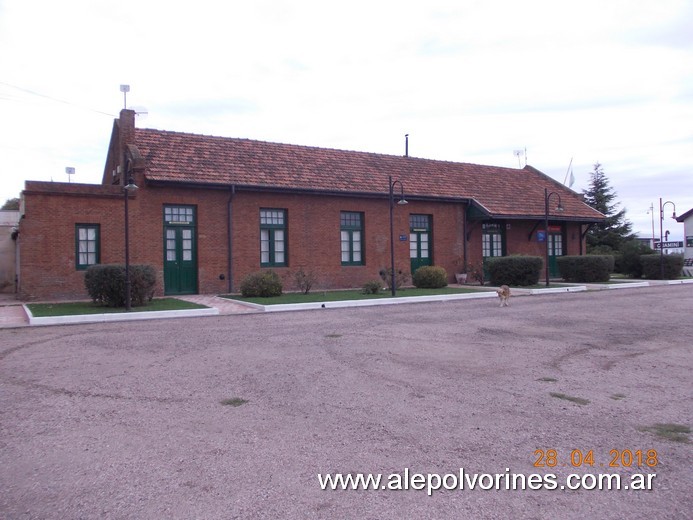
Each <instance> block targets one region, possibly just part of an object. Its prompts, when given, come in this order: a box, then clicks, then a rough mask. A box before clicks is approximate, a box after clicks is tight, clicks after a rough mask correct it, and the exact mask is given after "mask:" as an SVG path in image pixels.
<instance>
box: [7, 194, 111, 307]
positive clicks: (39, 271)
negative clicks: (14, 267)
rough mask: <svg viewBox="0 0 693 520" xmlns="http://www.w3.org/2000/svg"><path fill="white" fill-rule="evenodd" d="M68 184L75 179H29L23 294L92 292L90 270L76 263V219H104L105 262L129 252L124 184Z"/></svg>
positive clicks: (23, 229)
mask: <svg viewBox="0 0 693 520" xmlns="http://www.w3.org/2000/svg"><path fill="white" fill-rule="evenodd" d="M45 185H51V186H45ZM65 186H70V185H67V184H66V185H62V183H27V190H25V192H24V193H23V207H24V215H23V218H22V220H21V221H20V225H19V231H20V233H19V238H18V247H19V249H20V281H19V293H20V296H21V297H22V298H25V299H53V298H65V297H68V298H75V297H81V298H88V296H87V293H86V290H85V289H84V271H78V270H77V269H76V265H75V225H76V224H100V226H101V261H102V263H111V262H117V261H122V259H123V257H124V240H123V217H124V212H123V198H122V196H120V195H119V192H118V190H117V189H115V190H110V189H104V187H102V186H92V187H89V189H82V187H83V186H85V185H81V186H79V185H72V186H79V187H78V188H76V189H74V190H73V191H70V188H64V187H65ZM50 188H55V189H57V190H60V191H57V192H52V191H50ZM105 188H110V187H105Z"/></svg>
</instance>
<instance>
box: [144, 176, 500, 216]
mask: <svg viewBox="0 0 693 520" xmlns="http://www.w3.org/2000/svg"><path fill="white" fill-rule="evenodd" d="M147 185H148V186H152V187H156V186H159V187H181V186H186V187H191V188H200V189H210V190H224V191H227V190H228V189H229V186H233V187H234V193H237V192H239V191H253V192H272V193H285V194H289V195H321V196H325V195H327V196H332V197H358V198H368V199H381V198H388V197H389V194H388V193H387V192H386V191H385V192H383V193H378V192H369V191H335V190H317V189H308V188H281V187H278V186H250V185H246V186H243V185H238V184H220V183H197V182H195V183H193V182H178V181H162V180H150V179H148V180H147ZM407 200H418V201H429V202H454V203H458V204H459V203H465V204H472V203H473V204H476V205H477V206H479V207H482V208H483V206H481V205H480V204H479V203H478V202H476V201H475V200H474V199H471V198H469V197H436V196H433V195H415V194H409V193H408V194H407ZM486 211H487V210H486Z"/></svg>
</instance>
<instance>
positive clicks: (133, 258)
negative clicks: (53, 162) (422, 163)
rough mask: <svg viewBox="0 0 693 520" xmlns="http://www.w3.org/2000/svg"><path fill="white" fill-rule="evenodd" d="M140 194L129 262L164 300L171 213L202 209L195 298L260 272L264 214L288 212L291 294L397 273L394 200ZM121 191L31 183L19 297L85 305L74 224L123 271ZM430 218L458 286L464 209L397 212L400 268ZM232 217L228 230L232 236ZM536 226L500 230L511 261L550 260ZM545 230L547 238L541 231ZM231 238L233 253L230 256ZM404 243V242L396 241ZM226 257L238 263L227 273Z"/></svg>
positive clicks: (438, 252)
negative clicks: (412, 235) (346, 221)
mask: <svg viewBox="0 0 693 520" xmlns="http://www.w3.org/2000/svg"><path fill="white" fill-rule="evenodd" d="M135 181H136V183H137V184H138V186H140V189H139V190H137V192H136V193H135V194H134V195H133V196H131V197H130V199H129V230H130V233H129V234H130V262H131V263H132V264H151V265H153V266H154V267H155V268H156V269H157V272H158V284H157V292H156V295H158V296H160V295H163V293H164V278H163V269H164V266H163V263H164V221H163V208H164V206H165V205H190V206H194V207H195V209H196V218H197V222H196V229H197V266H198V287H197V289H198V292H200V293H207V294H210V293H212V294H214V293H216V294H222V293H225V292H229V290H230V289H231V290H233V291H238V289H239V286H240V282H241V280H242V279H243V278H244V277H245V276H247V275H248V274H250V273H253V272H256V271H259V270H261V267H260V209H261V208H276V209H284V210H286V212H287V250H288V256H287V258H288V265H287V266H286V267H281V268H274V270H276V271H277V272H278V273H279V274H280V275H281V276H282V277H283V278H284V286H285V288H286V289H287V290H291V289H295V288H296V287H295V285H294V283H293V276H292V275H293V273H295V271H296V270H298V269H299V268H303V269H304V270H305V271H312V272H314V273H315V274H316V275H317V276H318V281H317V283H316V284H315V286H314V287H315V289H319V288H324V289H328V288H349V287H361V286H363V284H364V283H365V282H367V281H370V280H378V279H379V278H380V276H379V272H380V271H381V270H382V269H386V268H389V266H390V223H389V203H388V200H387V197H383V198H379V199H375V198H372V199H371V198H356V197H339V196H318V195H305V194H282V193H270V192H248V191H237V192H235V193H233V192H232V190H231V188H229V189H193V188H173V187H156V186H148V185H146V184H145V182H144V179H143V178H141V177H139V178H136V179H135ZM122 193H123V192H122V187H120V186H104V185H95V186H94V185H75V184H63V183H27V189H26V190H25V192H24V194H23V195H24V208H25V213H24V218H23V220H22V221H21V225H20V242H19V244H20V251H21V280H20V295H21V296H22V297H24V298H27V299H52V298H87V294H86V290H85V289H84V271H80V270H77V269H76V265H75V225H76V224H99V225H100V230H101V237H100V252H101V263H123V262H124V256H125V241H124V198H123V195H122ZM341 211H354V212H361V213H363V214H364V236H363V242H364V243H363V246H364V252H365V253H364V259H365V263H364V265H362V266H342V265H341V252H340V212H341ZM411 214H426V215H430V216H431V218H432V230H431V235H432V245H433V247H432V260H433V264H434V265H439V266H441V267H444V268H445V269H446V271H447V272H448V274H449V281H450V282H454V273H455V272H456V270H457V268H458V262H459V261H460V260H461V259H462V258H463V256H464V248H465V243H464V229H465V226H464V218H465V217H464V214H465V206H464V205H463V204H459V203H445V202H419V201H415V200H410V201H409V203H408V204H407V205H404V206H400V205H396V206H395V207H394V219H393V221H394V236H395V243H394V245H395V265H396V269H397V270H398V271H399V270H401V271H404V272H405V273H409V271H410V259H409V216H410V215H411ZM229 216H231V226H230V229H229ZM534 224H535V221H503V225H504V226H505V237H506V253H507V254H528V255H536V256H542V257H543V255H544V243H540V242H537V240H536V231H535V232H534V233H533V234H532V237H531V239H528V235H529V233H530V231H532V229H533V227H534ZM538 229H543V226H541V225H540V226H539V227H538ZM469 231H470V233H469V242H468V244H467V247H468V260H469V261H470V262H479V261H480V260H481V224H480V223H470V224H469ZM229 235H230V236H231V247H230V248H229ZM400 236H404V237H405V239H406V240H399V237H400ZM564 237H565V242H564V243H565V245H566V247H565V251H564V253H565V254H579V252H580V229H579V226H578V225H577V224H567V225H566V228H565V233H564ZM229 250H231V258H232V262H231V265H229Z"/></svg>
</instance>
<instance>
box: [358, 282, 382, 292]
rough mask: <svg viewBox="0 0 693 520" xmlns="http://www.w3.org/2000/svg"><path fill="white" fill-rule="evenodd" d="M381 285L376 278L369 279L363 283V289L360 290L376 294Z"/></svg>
mask: <svg viewBox="0 0 693 520" xmlns="http://www.w3.org/2000/svg"><path fill="white" fill-rule="evenodd" d="M382 286H383V284H382V282H379V281H378V280H370V281H368V282H366V283H364V284H363V289H362V290H361V293H363V294H378V293H379V292H380V289H381V287H382Z"/></svg>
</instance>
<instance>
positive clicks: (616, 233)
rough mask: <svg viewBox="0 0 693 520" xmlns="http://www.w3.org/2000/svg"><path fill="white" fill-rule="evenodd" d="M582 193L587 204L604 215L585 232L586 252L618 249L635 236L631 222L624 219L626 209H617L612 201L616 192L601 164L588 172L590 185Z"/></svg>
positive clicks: (616, 205)
mask: <svg viewBox="0 0 693 520" xmlns="http://www.w3.org/2000/svg"><path fill="white" fill-rule="evenodd" d="M582 194H583V195H584V197H585V202H586V203H587V204H589V205H590V206H592V207H593V208H594V209H596V210H597V211H600V212H602V213H603V214H604V215H606V220H605V221H604V222H603V223H599V224H595V225H594V226H592V227H591V228H590V230H589V231H588V233H587V252H588V253H591V252H593V251H595V250H596V251H599V252H601V253H605V252H608V251H609V250H611V251H618V250H620V249H621V246H622V245H623V244H624V243H625V242H627V241H629V240H633V239H634V238H635V235H634V234H633V232H632V228H633V224H631V223H630V222H629V221H628V220H627V219H626V209H625V208H623V209H621V210H619V209H618V206H619V203H618V202H614V200H615V199H616V192H614V189H613V188H612V187H611V186H610V185H609V179H608V178H607V177H606V174H605V173H604V170H603V169H602V165H601V164H599V163H597V164H595V165H594V171H592V172H590V185H589V187H588V188H587V189H586V190H583V192H582Z"/></svg>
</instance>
